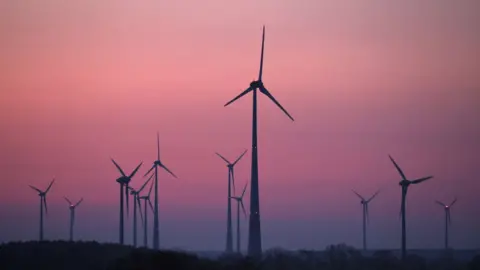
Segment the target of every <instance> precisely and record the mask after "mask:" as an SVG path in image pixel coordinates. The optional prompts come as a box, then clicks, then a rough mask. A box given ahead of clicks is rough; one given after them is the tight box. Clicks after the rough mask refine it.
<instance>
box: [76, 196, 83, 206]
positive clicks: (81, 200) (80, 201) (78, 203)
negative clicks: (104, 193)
mask: <svg viewBox="0 0 480 270" xmlns="http://www.w3.org/2000/svg"><path fill="white" fill-rule="evenodd" d="M82 202H83V198H81V199H80V200H79V201H78V202H77V204H75V207H77V206H79V205H80V203H82Z"/></svg>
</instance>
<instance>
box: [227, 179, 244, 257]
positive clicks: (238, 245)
mask: <svg viewBox="0 0 480 270" xmlns="http://www.w3.org/2000/svg"><path fill="white" fill-rule="evenodd" d="M247 185H248V183H246V184H245V187H244V188H243V192H242V196H240V197H230V198H231V199H234V200H236V201H237V253H238V254H240V253H241V250H240V206H242V211H243V214H244V215H245V218H247V213H246V212H245V207H244V206H243V195H245V190H247Z"/></svg>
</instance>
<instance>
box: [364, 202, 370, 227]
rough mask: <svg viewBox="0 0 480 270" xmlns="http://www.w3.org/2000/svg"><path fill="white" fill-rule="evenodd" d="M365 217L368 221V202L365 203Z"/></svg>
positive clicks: (368, 221)
mask: <svg viewBox="0 0 480 270" xmlns="http://www.w3.org/2000/svg"><path fill="white" fill-rule="evenodd" d="M365 217H366V218H367V223H370V216H369V214H368V203H366V204H365Z"/></svg>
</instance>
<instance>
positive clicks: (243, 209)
mask: <svg viewBox="0 0 480 270" xmlns="http://www.w3.org/2000/svg"><path fill="white" fill-rule="evenodd" d="M239 202H240V206H241V207H242V211H243V214H244V215H245V218H247V212H245V207H244V206H243V201H242V200H239Z"/></svg>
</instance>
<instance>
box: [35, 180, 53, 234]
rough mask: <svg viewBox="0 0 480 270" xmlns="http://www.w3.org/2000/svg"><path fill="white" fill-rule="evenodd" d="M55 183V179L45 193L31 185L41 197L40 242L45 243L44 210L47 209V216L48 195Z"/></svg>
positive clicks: (46, 211)
mask: <svg viewBox="0 0 480 270" xmlns="http://www.w3.org/2000/svg"><path fill="white" fill-rule="evenodd" d="M53 182H55V178H54V179H53V180H52V182H50V184H49V185H48V187H47V189H46V190H45V191H41V190H40V189H38V188H36V187H34V186H31V185H29V186H30V187H31V188H32V189H34V190H35V191H37V192H38V196H40V241H43V208H45V215H47V214H48V210H47V209H48V208H47V193H48V191H49V190H50V188H51V187H52V185H53Z"/></svg>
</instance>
